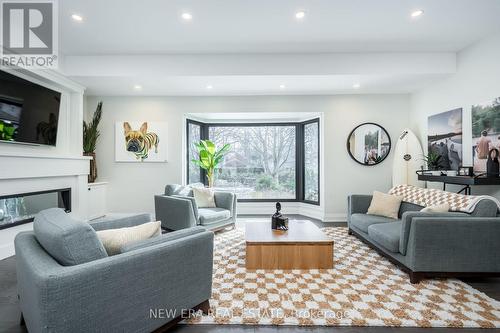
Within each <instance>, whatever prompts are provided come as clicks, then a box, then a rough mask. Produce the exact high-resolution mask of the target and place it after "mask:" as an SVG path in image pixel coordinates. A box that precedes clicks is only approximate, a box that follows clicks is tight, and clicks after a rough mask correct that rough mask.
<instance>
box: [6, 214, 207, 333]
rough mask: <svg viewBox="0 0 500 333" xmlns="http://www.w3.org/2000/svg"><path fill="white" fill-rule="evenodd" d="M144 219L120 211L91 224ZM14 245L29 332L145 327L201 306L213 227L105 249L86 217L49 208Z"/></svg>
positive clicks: (203, 305) (109, 225) (120, 224)
mask: <svg viewBox="0 0 500 333" xmlns="http://www.w3.org/2000/svg"><path fill="white" fill-rule="evenodd" d="M144 219H145V217H144V215H142V216H139V217H138V218H137V219H135V220H134V217H130V216H129V217H121V218H117V219H116V220H107V221H104V222H102V221H101V222H98V223H97V227H96V228H97V229H102V228H104V227H105V228H119V227H123V226H131V225H134V224H141V223H143V222H144ZM15 248H16V264H17V279H18V292H19V300H20V301H19V302H20V307H21V312H22V315H23V317H24V320H23V322H24V323H25V324H26V326H27V328H28V330H29V332H31V333H33V332H151V331H154V330H155V329H157V328H159V327H162V326H164V325H166V324H169V323H173V322H176V320H178V319H179V317H180V316H181V315H182V311H186V310H188V309H193V308H194V309H196V308H202V309H204V310H207V309H208V308H207V305H208V299H209V298H210V295H211V288H212V265H213V233H211V232H209V231H207V230H205V229H204V228H200V227H199V228H193V229H189V230H182V231H179V232H172V233H168V234H164V235H161V236H157V237H154V238H151V239H148V240H146V241H142V242H138V243H134V244H131V245H128V246H125V247H124V248H122V251H121V252H122V253H121V254H117V255H114V256H108V255H107V254H106V252H105V251H103V248H102V244H100V241H99V239H98V238H97V235H96V233H95V231H94V229H93V227H91V225H90V224H88V223H86V222H82V221H75V220H72V219H71V218H70V217H69V215H67V214H66V213H64V212H63V211H62V210H59V209H49V210H46V211H43V212H41V213H39V214H38V216H37V217H36V218H35V223H34V232H22V233H19V234H18V235H17V237H16V239H15ZM53 251H57V252H53ZM161 311H163V312H161ZM165 311H167V312H166V313H165Z"/></svg>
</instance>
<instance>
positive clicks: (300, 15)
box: [295, 10, 306, 20]
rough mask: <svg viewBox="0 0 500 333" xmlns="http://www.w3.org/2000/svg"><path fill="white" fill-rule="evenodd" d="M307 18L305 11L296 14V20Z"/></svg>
mask: <svg viewBox="0 0 500 333" xmlns="http://www.w3.org/2000/svg"><path fill="white" fill-rule="evenodd" d="M305 16H306V12H305V11H303V10H300V11H298V12H296V13H295V18H297V19H299V20H302V19H303V18H304V17H305Z"/></svg>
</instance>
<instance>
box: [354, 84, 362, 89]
mask: <svg viewBox="0 0 500 333" xmlns="http://www.w3.org/2000/svg"><path fill="white" fill-rule="evenodd" d="M352 87H353V88H354V89H358V88H359V87H361V85H360V84H359V83H355V84H353V85H352Z"/></svg>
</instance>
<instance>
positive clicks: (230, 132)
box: [186, 119, 319, 204]
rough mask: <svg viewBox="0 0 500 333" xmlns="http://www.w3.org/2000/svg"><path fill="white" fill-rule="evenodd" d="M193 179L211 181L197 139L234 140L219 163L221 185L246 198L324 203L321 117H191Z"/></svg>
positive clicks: (190, 166)
mask: <svg viewBox="0 0 500 333" xmlns="http://www.w3.org/2000/svg"><path fill="white" fill-rule="evenodd" d="M186 137H187V145H188V147H187V155H188V161H187V162H188V166H187V170H188V172H187V177H188V179H187V182H188V184H189V183H196V182H202V183H206V179H205V178H206V177H205V173H204V172H203V170H200V168H198V167H197V166H195V165H194V164H193V163H192V162H191V160H192V159H193V158H198V155H197V151H196V147H194V144H193V143H195V142H198V141H199V140H206V139H208V140H211V141H213V142H214V143H215V144H216V146H217V147H222V146H223V145H224V144H226V143H229V144H230V145H231V149H230V151H229V152H228V153H227V155H226V156H225V158H224V160H223V161H222V162H221V163H220V165H219V166H218V168H217V169H216V181H215V188H216V189H219V190H230V191H232V192H235V193H237V195H238V199H239V200H240V201H277V200H280V201H304V202H308V203H312V204H319V119H314V120H310V121H307V122H301V123H275V124H253V123H231V124H225V123H223V124H210V123H201V122H196V121H192V120H188V121H187V135H186Z"/></svg>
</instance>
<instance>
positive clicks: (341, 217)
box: [322, 213, 347, 222]
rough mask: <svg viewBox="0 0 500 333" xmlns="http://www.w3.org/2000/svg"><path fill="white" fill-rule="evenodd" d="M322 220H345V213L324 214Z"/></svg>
mask: <svg viewBox="0 0 500 333" xmlns="http://www.w3.org/2000/svg"><path fill="white" fill-rule="evenodd" d="M322 221H323V222H347V215H346V214H341V213H340V214H325V216H324V218H323V220H322Z"/></svg>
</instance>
